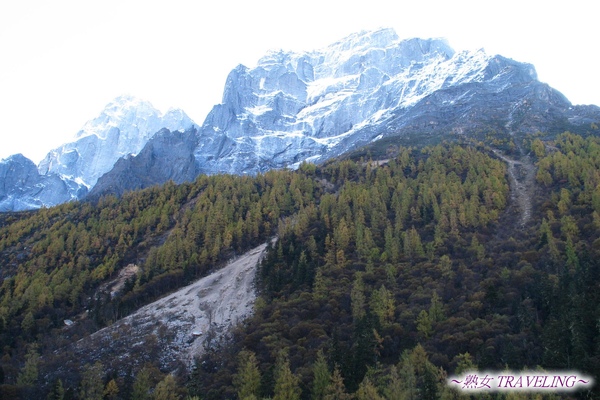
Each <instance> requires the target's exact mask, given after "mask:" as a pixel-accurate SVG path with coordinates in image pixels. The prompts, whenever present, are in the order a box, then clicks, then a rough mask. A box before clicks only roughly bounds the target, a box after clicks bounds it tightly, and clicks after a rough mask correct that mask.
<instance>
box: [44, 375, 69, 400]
mask: <svg viewBox="0 0 600 400" xmlns="http://www.w3.org/2000/svg"><path fill="white" fill-rule="evenodd" d="M64 398H65V389H64V387H63V383H62V381H61V380H60V379H57V380H56V382H54V385H52V389H51V390H50V393H49V394H48V400H64Z"/></svg>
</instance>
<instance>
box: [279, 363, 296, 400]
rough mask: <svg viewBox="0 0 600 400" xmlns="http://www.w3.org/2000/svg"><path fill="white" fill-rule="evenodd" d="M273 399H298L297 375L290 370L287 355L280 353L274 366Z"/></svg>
mask: <svg viewBox="0 0 600 400" xmlns="http://www.w3.org/2000/svg"><path fill="white" fill-rule="evenodd" d="M273 400H300V386H299V379H298V377H297V376H295V375H294V374H292V371H291V370H290V362H289V360H288V359H287V356H285V355H283V354H280V355H279V357H278V360H277V365H276V366H275V393H274V395H273Z"/></svg>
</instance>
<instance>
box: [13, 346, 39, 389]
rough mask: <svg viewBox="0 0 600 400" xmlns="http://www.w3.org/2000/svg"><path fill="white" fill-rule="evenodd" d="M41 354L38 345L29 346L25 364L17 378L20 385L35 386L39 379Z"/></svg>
mask: <svg viewBox="0 0 600 400" xmlns="http://www.w3.org/2000/svg"><path fill="white" fill-rule="evenodd" d="M39 362H40V355H39V354H38V350H37V345H36V344H33V345H31V346H29V350H28V351H27V355H26V356H25V365H24V366H23V369H22V370H21V373H20V374H19V376H18V378H17V385H19V386H34V385H35V383H36V382H37V379H38V365H39Z"/></svg>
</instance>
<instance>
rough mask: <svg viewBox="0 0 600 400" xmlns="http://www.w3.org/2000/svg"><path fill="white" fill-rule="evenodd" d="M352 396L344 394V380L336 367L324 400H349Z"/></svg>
mask: <svg viewBox="0 0 600 400" xmlns="http://www.w3.org/2000/svg"><path fill="white" fill-rule="evenodd" d="M351 398H352V396H351V395H350V394H348V393H346V386H345V385H344V379H343V378H342V374H341V373H340V369H339V368H338V366H337V365H336V366H335V368H334V370H333V375H332V376H331V383H330V384H329V386H327V390H326V394H325V397H324V399H325V400H350V399H351Z"/></svg>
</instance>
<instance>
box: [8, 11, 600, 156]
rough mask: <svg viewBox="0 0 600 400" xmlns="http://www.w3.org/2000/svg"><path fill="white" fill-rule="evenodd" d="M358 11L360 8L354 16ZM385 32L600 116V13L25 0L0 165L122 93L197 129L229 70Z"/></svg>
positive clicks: (51, 140) (49, 144)
mask: <svg viewBox="0 0 600 400" xmlns="http://www.w3.org/2000/svg"><path fill="white" fill-rule="evenodd" d="M357 4H360V5H357ZM381 27H391V28H394V29H395V30H396V32H397V33H398V35H399V36H400V37H401V38H411V37H422V38H429V37H445V38H446V39H448V41H449V43H450V45H451V46H452V47H453V48H454V49H455V50H462V49H477V48H484V49H485V50H486V51H487V52H488V53H489V54H501V55H503V56H506V57H509V58H513V59H515V60H517V61H522V62H529V63H532V64H534V65H535V67H536V69H537V72H538V78H539V79H540V80H541V81H542V82H546V83H548V84H550V85H551V86H552V87H554V88H555V89H558V90H559V91H561V92H562V93H563V94H564V95H566V96H567V98H569V100H571V102H572V103H574V104H597V105H600V79H599V78H598V68H599V67H598V65H599V62H598V61H600V52H599V51H598V47H597V39H598V38H600V34H598V28H597V12H596V5H595V4H594V2H592V1H589V0H570V1H567V2H546V1H544V2H541V1H540V2H538V1H527V0H519V1H515V0H503V1H495V2H487V1H486V2H484V1H480V0H478V1H466V0H463V1H450V0H419V1H414V0H413V1H410V2H406V1H402V0H395V1H382V0H368V1H363V2H361V3H358V2H351V1H348V0H345V1H327V0H295V1H293V2H284V1H281V0H279V1H275V0H273V1H271V0H257V1H227V0H221V1H219V2H211V4H210V5H206V4H204V3H203V2H200V1H191V0H187V1H183V0H169V1H154V0H102V1H84V0H53V1H47V0H23V1H16V0H15V1H12V0H11V1H8V0H7V1H2V2H1V3H0V158H4V157H7V156H8V155H10V154H14V153H23V154H24V155H25V156H27V157H30V158H31V159H32V160H33V161H34V162H36V163H37V162H38V161H40V159H41V158H43V156H44V155H45V154H46V153H47V152H48V151H49V150H50V149H52V148H54V147H57V146H59V145H60V144H62V143H64V142H66V141H69V140H70V139H71V138H72V137H73V136H74V135H75V134H76V133H77V132H78V131H79V129H80V128H81V127H82V126H83V124H84V123H85V122H86V121H88V120H90V119H93V118H95V117H96V116H97V115H98V114H99V113H100V111H101V110H102V109H103V108H104V106H105V105H106V104H107V103H108V102H110V101H111V100H112V99H114V98H115V97H117V96H119V95H122V94H130V95H134V96H137V97H140V98H142V99H145V100H149V101H150V102H151V103H152V104H153V105H154V106H155V107H157V108H158V109H160V110H161V111H163V112H165V111H167V110H168V109H169V108H171V107H174V108H182V109H183V110H184V111H185V112H186V113H187V114H188V115H189V116H190V117H191V118H192V119H193V120H194V121H195V122H196V123H197V124H202V122H203V121H204V118H205V117H206V114H207V113H208V111H209V110H210V108H211V107H212V105H214V104H217V103H219V102H220V101H221V96H222V92H223V85H224V83H225V79H226V77H227V74H228V73H229V71H230V70H231V69H232V68H234V67H235V66H236V65H237V64H240V63H241V64H244V65H246V66H249V67H252V66H254V65H255V63H256V62H257V60H258V59H259V58H260V57H261V56H262V55H263V54H264V53H265V52H266V51H268V50H270V49H284V50H292V51H308V50H313V49H318V48H322V47H325V46H326V45H328V44H330V43H332V42H335V41H337V40H339V39H341V38H343V37H345V36H347V35H348V34H350V33H353V32H358V31H362V30H372V29H377V28H381Z"/></svg>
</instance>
